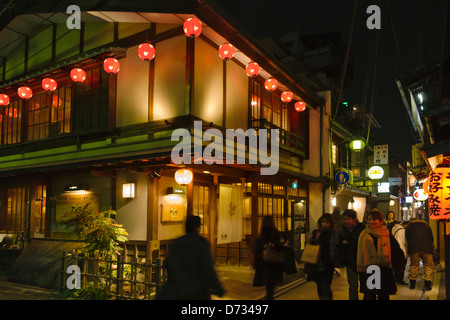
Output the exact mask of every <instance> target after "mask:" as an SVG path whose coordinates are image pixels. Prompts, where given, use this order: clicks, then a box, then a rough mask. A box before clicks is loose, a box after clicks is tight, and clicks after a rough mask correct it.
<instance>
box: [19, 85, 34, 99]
mask: <svg viewBox="0 0 450 320" xmlns="http://www.w3.org/2000/svg"><path fill="white" fill-rule="evenodd" d="M17 93H18V94H19V97H20V98H22V99H30V98H31V97H32V96H33V91H32V90H31V89H30V88H29V87H20V88H19V89H17Z"/></svg>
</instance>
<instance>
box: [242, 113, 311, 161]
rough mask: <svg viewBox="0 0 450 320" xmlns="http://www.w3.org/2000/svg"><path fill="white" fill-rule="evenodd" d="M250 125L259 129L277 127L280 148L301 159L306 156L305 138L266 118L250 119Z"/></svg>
mask: <svg viewBox="0 0 450 320" xmlns="http://www.w3.org/2000/svg"><path fill="white" fill-rule="evenodd" d="M250 127H251V128H254V129H256V130H259V129H268V130H271V129H278V130H279V132H280V141H279V143H280V149H283V150H285V151H288V152H290V153H292V154H294V155H296V156H300V157H301V158H302V159H305V158H306V145H305V140H304V139H303V138H302V137H299V136H297V135H295V134H293V133H291V132H289V131H286V130H284V129H282V128H280V127H278V126H276V125H274V124H273V123H271V122H269V121H267V120H266V119H264V118H262V119H252V120H250Z"/></svg>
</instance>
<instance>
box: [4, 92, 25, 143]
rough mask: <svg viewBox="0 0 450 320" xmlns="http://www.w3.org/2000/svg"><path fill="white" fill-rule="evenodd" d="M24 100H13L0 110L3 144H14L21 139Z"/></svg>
mask: <svg viewBox="0 0 450 320" xmlns="http://www.w3.org/2000/svg"><path fill="white" fill-rule="evenodd" d="M22 106H23V102H22V101H19V100H16V101H11V103H10V104H9V105H8V107H7V108H1V111H0V135H1V137H0V142H1V145H8V144H14V143H18V142H20V141H21V134H22Z"/></svg>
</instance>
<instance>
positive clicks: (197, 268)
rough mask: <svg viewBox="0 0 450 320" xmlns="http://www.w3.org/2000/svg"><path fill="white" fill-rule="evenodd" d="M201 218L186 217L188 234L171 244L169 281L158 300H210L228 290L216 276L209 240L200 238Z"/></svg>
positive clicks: (168, 264) (167, 259)
mask: <svg viewBox="0 0 450 320" xmlns="http://www.w3.org/2000/svg"><path fill="white" fill-rule="evenodd" d="M200 225H201V221H200V217H198V216H188V217H187V218H186V225H185V227H186V235H184V236H182V237H180V238H178V239H175V240H173V241H172V243H171V244H170V245H169V253H168V255H167V258H166V266H167V278H168V279H167V281H166V282H165V283H164V285H163V287H162V288H161V291H160V292H159V293H158V294H157V296H156V300H210V299H211V294H215V295H218V296H219V297H221V296H222V295H223V294H224V293H225V290H224V289H223V288H222V285H221V283H220V281H219V279H218V277H217V274H216V272H215V270H214V265H213V262H212V258H211V251H210V247H209V243H208V241H207V240H206V239H205V238H203V237H202V236H200V235H199V231H200Z"/></svg>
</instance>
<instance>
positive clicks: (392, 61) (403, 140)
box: [217, 0, 450, 160]
mask: <svg viewBox="0 0 450 320" xmlns="http://www.w3.org/2000/svg"><path fill="white" fill-rule="evenodd" d="M445 1H448V0H431V1H430V0H401V1H398V0H394V1H392V0H373V1H368V0H365V1H364V0H359V1H358V7H357V12H356V19H355V27H354V33H353V39H352V46H351V54H352V58H353V69H354V80H353V83H352V84H351V86H350V87H349V88H348V89H347V90H346V91H345V92H344V93H343V100H344V101H348V102H349V104H350V105H352V104H360V103H362V101H363V100H364V97H366V99H367V97H368V100H367V101H369V102H368V104H369V105H368V106H367V108H368V110H370V101H371V97H372V92H373V93H374V103H373V107H372V108H373V115H374V117H375V119H376V120H377V121H378V123H379V124H380V125H381V127H382V128H381V129H375V130H374V131H371V135H370V137H371V138H372V139H373V140H374V141H375V142H376V144H389V152H390V155H391V156H393V157H396V158H399V159H402V160H411V145H413V144H415V143H419V142H420V140H417V138H415V137H414V135H413V132H412V128H411V126H410V125H409V124H408V121H407V114H406V111H405V108H404V106H403V103H402V100H401V96H400V93H399V91H398V88H397V85H396V83H395V79H396V78H397V77H398V76H400V75H404V74H406V73H409V72H411V71H413V70H414V69H416V68H418V67H420V66H421V65H423V64H424V63H426V62H429V61H430V60H433V59H436V58H438V57H440V53H441V50H442V47H441V44H442V38H443V32H442V30H443V12H444V11H445V10H444V2H445ZM217 2H218V3H219V4H220V5H221V6H222V7H223V8H224V9H225V10H226V11H228V12H229V13H230V15H232V16H233V17H234V18H235V19H236V20H237V21H238V22H239V23H240V24H241V25H242V26H243V27H244V28H246V29H247V30H248V31H249V32H250V33H252V34H253V35H254V36H255V37H256V38H257V39H259V38H264V37H267V36H280V35H283V34H286V33H289V32H290V31H293V30H296V29H298V30H299V31H300V35H309V34H319V33H332V32H339V33H340V34H341V35H342V38H343V39H344V40H345V42H346V43H348V40H349V34H350V29H351V25H352V17H353V12H354V1H353V0H339V1H338V0H276V1H267V0H217ZM449 2H450V1H449ZM370 5H378V6H379V7H380V9H381V20H382V21H381V30H369V29H368V28H367V26H366V21H367V19H368V18H369V17H370V14H368V13H366V10H367V8H368V7H369V6H370ZM449 6H450V4H449ZM449 10H450V8H449ZM449 24H450V23H449ZM448 29H449V28H448V26H447V30H448ZM449 31H450V30H448V31H447V35H446V41H445V50H446V52H448V51H449V49H450V40H449V39H448V38H449V37H450V32H449ZM377 33H378V36H379V46H378V54H377V55H375V54H374V53H372V54H371V52H374V50H375V48H376V46H375V44H376V39H377ZM375 56H377V68H376V69H375V68H372V69H370V68H368V65H371V64H370V62H371V61H374V60H372V57H375ZM368 70H369V71H370V72H368ZM374 72H376V73H375V74H376V76H375V77H373V75H374ZM367 76H372V77H369V79H374V78H375V86H374V88H375V90H372V88H373V80H371V81H370V82H368V83H369V85H370V86H369V88H371V89H370V90H369V91H367V94H366V95H364V94H363V92H364V84H365V83H366V79H367Z"/></svg>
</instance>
